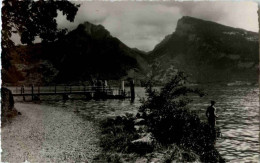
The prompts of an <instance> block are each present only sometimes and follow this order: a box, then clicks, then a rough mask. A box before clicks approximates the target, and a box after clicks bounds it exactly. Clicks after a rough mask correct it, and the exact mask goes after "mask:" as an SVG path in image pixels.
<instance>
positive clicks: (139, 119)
mask: <svg viewBox="0 0 260 163" xmlns="http://www.w3.org/2000/svg"><path fill="white" fill-rule="evenodd" d="M134 123H135V125H143V124H145V120H144V119H143V118H138V119H136V120H134Z"/></svg>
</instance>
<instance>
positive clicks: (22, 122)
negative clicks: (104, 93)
mask: <svg viewBox="0 0 260 163" xmlns="http://www.w3.org/2000/svg"><path fill="white" fill-rule="evenodd" d="M15 108H16V109H17V110H18V111H19V112H21V113H22V115H18V116H17V117H15V118H13V119H12V123H10V124H6V125H5V126H4V127H3V128H2V132H1V143H2V156H1V157H2V162H9V163H11V162H15V163H16V162H23V161H25V160H27V161H29V162H92V159H93V158H94V156H95V155H96V154H98V153H99V152H100V148H99V146H98V136H97V135H98V132H97V130H96V128H95V125H94V124H93V123H92V122H90V121H87V120H84V119H83V118H81V117H80V116H79V115H78V114H77V113H74V112H73V108H71V110H68V109H65V108H59V107H50V106H46V105H39V104H33V103H16V104H15Z"/></svg>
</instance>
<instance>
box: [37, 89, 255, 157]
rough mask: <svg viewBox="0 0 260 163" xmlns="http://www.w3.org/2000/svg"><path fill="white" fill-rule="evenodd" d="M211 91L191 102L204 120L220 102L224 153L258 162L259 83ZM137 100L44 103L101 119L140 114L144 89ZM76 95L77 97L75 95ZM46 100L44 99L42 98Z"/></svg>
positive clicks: (219, 123) (47, 100) (138, 91)
mask: <svg viewBox="0 0 260 163" xmlns="http://www.w3.org/2000/svg"><path fill="white" fill-rule="evenodd" d="M203 89H204V90H205V92H206V93H207V94H208V95H206V96H204V97H202V98H198V97H193V99H194V101H193V102H192V103H191V104H190V107H191V109H192V110H194V111H196V112H197V113H198V114H199V116H200V117H201V119H202V120H206V117H205V110H206V108H207V107H208V105H209V102H210V100H215V101H216V108H217V114H218V116H219V118H218V119H217V126H219V127H220V129H221V132H222V137H221V138H220V139H219V140H218V141H217V143H216V146H217V148H218V150H219V152H220V153H221V154H222V156H223V157H224V158H225V159H226V160H227V161H230V162H258V155H259V142H258V134H259V90H258V87H257V86H205V87H203ZM136 96H137V97H136V100H135V102H133V103H131V102H130V100H100V101H94V100H90V101H86V100H84V99H83V97H82V99H79V97H75V98H77V100H73V99H72V100H68V101H66V102H64V101H62V100H60V99H61V97H58V96H57V97H56V98H55V99H54V98H53V97H44V99H43V101H42V103H41V104H42V105H51V106H56V107H64V108H66V109H72V110H75V109H78V110H80V113H79V116H84V117H85V118H87V119H89V120H97V119H100V118H105V117H108V116H116V115H122V114H124V113H126V112H130V113H136V112H137V110H138V107H139V106H140V105H141V103H140V99H141V98H142V97H145V91H144V88H141V87H137V88H136ZM72 98H73V97H72ZM41 99H42V98H41Z"/></svg>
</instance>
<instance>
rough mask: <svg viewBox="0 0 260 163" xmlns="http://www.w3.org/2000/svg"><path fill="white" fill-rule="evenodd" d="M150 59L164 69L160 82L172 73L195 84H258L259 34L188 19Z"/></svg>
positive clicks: (160, 75) (161, 44) (180, 23)
mask: <svg viewBox="0 0 260 163" xmlns="http://www.w3.org/2000/svg"><path fill="white" fill-rule="evenodd" d="M149 56H150V61H151V63H154V62H156V64H159V65H160V66H161V68H160V69H159V71H158V72H157V74H158V75H157V78H158V79H161V80H164V77H163V75H164V76H165V73H166V72H167V71H169V70H170V71H172V70H182V71H184V72H186V73H187V74H189V76H190V77H191V79H192V80H193V81H194V82H213V83H214V82H216V83H217V82H229V81H235V80H239V81H240V80H242V81H245V80H249V81H254V82H256V81H257V67H258V34H257V33H254V32H250V31H246V30H243V29H237V28H232V27H228V26H224V25H221V24H218V23H215V22H210V21H205V20H201V19H196V18H193V17H186V16H185V17H182V18H181V19H180V20H179V21H178V24H177V27H176V30H175V32H173V33H172V34H171V35H168V36H166V37H165V39H164V40H162V41H161V42H160V43H159V44H158V45H156V46H155V48H154V50H153V51H152V52H151V53H150V55H149Z"/></svg>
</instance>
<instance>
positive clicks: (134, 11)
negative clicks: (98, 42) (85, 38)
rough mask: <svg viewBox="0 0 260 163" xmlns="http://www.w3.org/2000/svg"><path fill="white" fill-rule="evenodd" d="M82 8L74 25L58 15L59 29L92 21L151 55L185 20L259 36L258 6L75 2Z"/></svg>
mask: <svg viewBox="0 0 260 163" xmlns="http://www.w3.org/2000/svg"><path fill="white" fill-rule="evenodd" d="M72 3H77V4H81V7H80V8H79V10H78V13H77V15H76V17H75V20H74V22H73V23H70V22H68V21H67V20H66V18H65V16H63V15H62V13H61V12H59V14H58V17H57V22H58V27H59V28H64V27H65V28H68V29H69V30H73V29H75V28H76V27H77V26H78V24H80V23H83V22H85V21H89V22H90V23H93V24H96V25H97V24H101V25H103V26H104V27H105V28H106V29H107V30H108V31H109V32H110V33H111V35H112V36H114V37H117V38H119V39H120V40H121V41H122V42H123V43H125V44H126V45H127V46H129V47H131V48H138V49H140V50H143V51H151V50H153V48H154V46H155V45H156V44H158V43H159V42H160V41H162V40H163V39H164V37H165V36H166V35H169V34H172V33H173V32H174V31H175V28H176V25H177V21H178V19H180V18H181V17H182V16H192V17H196V18H201V19H204V20H209V21H214V22H217V23H220V24H224V25H227V26H232V27H236V28H243V29H246V30H249V31H254V32H258V17H257V9H258V7H257V3H255V2H248V1H247V2H234V1H233V2H169V1H164V2H163V1H160V2H158V1H157V2H155V1H153V2H151V1H150V2H149V1H146V2H140V1H139V2H138V1H127V2H123V1H121V2H118V1H117V2H111V1H107V2H105V1H103V2H100V1H78V2H76V1H72Z"/></svg>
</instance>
